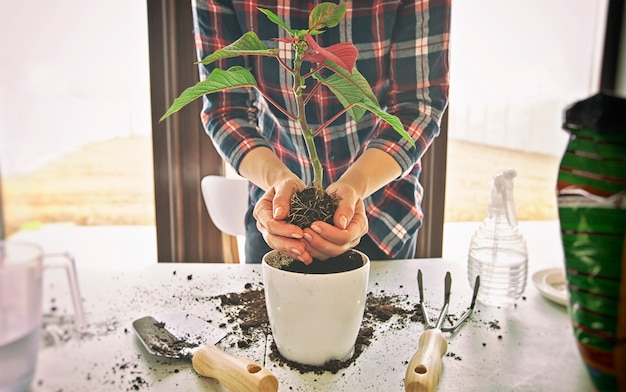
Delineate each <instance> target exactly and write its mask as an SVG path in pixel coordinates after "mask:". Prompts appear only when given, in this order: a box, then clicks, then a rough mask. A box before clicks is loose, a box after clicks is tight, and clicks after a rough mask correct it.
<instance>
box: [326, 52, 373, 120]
mask: <svg viewBox="0 0 626 392" xmlns="http://www.w3.org/2000/svg"><path fill="white" fill-rule="evenodd" d="M324 65H326V66H327V67H328V68H330V69H331V70H333V71H334V72H335V73H334V74H332V75H331V76H329V77H328V78H326V79H323V78H322V77H321V76H320V75H319V74H315V75H314V77H315V78H316V79H317V80H319V81H320V82H321V83H322V84H324V85H325V86H327V87H328V88H329V89H330V90H331V91H332V92H333V93H334V94H335V96H337V98H338V99H339V101H340V102H341V103H342V104H343V105H344V107H348V106H350V105H351V104H354V103H357V102H360V101H361V100H362V99H363V98H365V99H367V100H369V101H371V102H372V105H374V106H376V107H378V108H380V104H379V103H378V99H377V98H376V95H374V92H373V91H372V87H371V86H370V84H369V83H368V81H367V79H365V77H364V76H363V75H362V74H361V73H360V72H359V71H358V70H357V69H356V68H354V69H353V70H352V74H350V72H348V71H347V70H345V69H343V68H342V67H340V66H339V65H337V64H336V63H334V62H332V61H330V60H326V62H325V63H324ZM348 113H350V115H351V116H352V118H354V120H355V121H359V120H360V119H361V117H363V114H365V112H364V111H363V110H361V109H360V108H353V109H350V110H349V111H348Z"/></svg>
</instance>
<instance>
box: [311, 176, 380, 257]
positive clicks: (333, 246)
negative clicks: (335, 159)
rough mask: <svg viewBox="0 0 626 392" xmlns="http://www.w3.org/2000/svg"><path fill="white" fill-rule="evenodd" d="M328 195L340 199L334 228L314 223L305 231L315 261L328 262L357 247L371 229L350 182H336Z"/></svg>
mask: <svg viewBox="0 0 626 392" xmlns="http://www.w3.org/2000/svg"><path fill="white" fill-rule="evenodd" d="M326 192H328V193H329V194H333V193H335V195H336V196H337V198H338V206H337V211H336V212H335V215H334V217H333V221H334V225H330V224H328V223H325V222H321V221H318V222H314V223H313V224H312V225H311V227H310V228H306V229H304V234H303V237H304V239H305V248H306V250H307V252H308V253H309V254H310V255H311V256H312V257H314V258H316V259H319V260H326V259H328V258H330V257H335V256H339V255H340V254H342V253H345V252H346V251H348V250H349V249H351V248H354V247H355V246H356V245H357V244H358V243H359V242H360V240H361V237H363V236H364V235H365V234H366V233H367V230H368V223H367V216H366V215H365V205H364V204H363V199H361V198H360V197H359V196H358V195H357V192H356V191H355V189H354V188H352V187H351V186H349V185H348V184H347V183H343V182H335V183H333V184H331V185H330V186H329V187H328V188H327V189H326Z"/></svg>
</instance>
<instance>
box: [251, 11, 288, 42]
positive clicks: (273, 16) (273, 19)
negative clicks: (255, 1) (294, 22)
mask: <svg viewBox="0 0 626 392" xmlns="http://www.w3.org/2000/svg"><path fill="white" fill-rule="evenodd" d="M257 9H258V10H259V11H261V12H262V13H264V14H265V16H267V18H268V19H269V20H270V21H271V22H273V23H274V24H277V25H279V26H280V27H282V28H283V29H285V30H286V31H287V32H288V33H289V34H292V36H293V31H291V30H290V29H289V27H287V24H286V23H285V22H284V21H283V20H282V19H281V18H279V17H278V15H276V14H275V13H273V12H272V11H270V10H268V9H265V8H258V7H257Z"/></svg>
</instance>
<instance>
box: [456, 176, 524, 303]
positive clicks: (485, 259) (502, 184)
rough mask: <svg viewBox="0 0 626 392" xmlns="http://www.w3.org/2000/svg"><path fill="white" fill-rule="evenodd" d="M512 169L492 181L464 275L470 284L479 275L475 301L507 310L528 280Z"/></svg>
mask: <svg viewBox="0 0 626 392" xmlns="http://www.w3.org/2000/svg"><path fill="white" fill-rule="evenodd" d="M516 175H517V172H516V171H515V170H513V169H508V170H504V171H501V172H498V173H496V175H495V176H494V177H493V178H492V180H491V199H490V201H489V206H488V208H487V217H486V218H485V219H484V220H483V222H482V223H481V224H480V226H479V227H478V229H477V230H476V232H475V233H474V235H473V236H472V240H471V242H470V248H469V254H468V268H467V275H468V280H469V282H470V285H473V284H474V282H475V279H476V276H477V275H479V276H480V290H479V292H478V301H479V302H481V303H483V304H485V305H492V306H500V307H508V306H511V305H513V304H515V301H516V300H517V299H518V298H519V297H520V296H521V295H522V293H523V292H524V289H525V288H526V281H527V277H528V252H527V249H526V241H525V240H524V237H523V236H522V235H521V234H520V233H519V230H518V225H517V217H516V214H515V203H514V201H513V179H514V178H515V176H516Z"/></svg>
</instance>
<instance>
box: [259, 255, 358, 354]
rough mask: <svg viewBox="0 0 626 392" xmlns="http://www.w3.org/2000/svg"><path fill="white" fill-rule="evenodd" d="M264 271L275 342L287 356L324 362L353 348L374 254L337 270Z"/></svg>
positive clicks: (267, 267) (268, 268) (265, 267)
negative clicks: (357, 264) (351, 267)
mask: <svg viewBox="0 0 626 392" xmlns="http://www.w3.org/2000/svg"><path fill="white" fill-rule="evenodd" d="M276 252H277V251H275V250H274V251H271V252H269V253H267V254H266V255H265V256H264V257H263V262H262V271H263V284H264V290H265V301H266V305H267V313H268V317H269V322H270V326H271V328H272V335H273V337H274V342H275V343H276V346H277V347H278V351H279V352H280V354H281V355H282V356H283V357H285V358H286V359H288V360H291V361H294V362H298V363H301V364H306V365H314V366H321V365H323V364H325V363H326V362H328V361H330V360H340V361H341V360H345V359H348V358H349V357H350V356H351V355H352V354H353V352H354V345H355V343H356V339H357V335H358V333H359V329H360V328H361V322H362V321H363V313H364V310H365V300H366V298H367V282H368V279H369V269H370V260H369V258H368V257H367V256H366V255H365V254H363V253H361V252H357V251H355V252H357V253H358V254H359V255H361V257H362V258H363V265H362V266H361V267H360V268H357V269H354V270H351V271H347V272H339V273H332V274H303V273H297V272H289V271H284V270H281V269H278V268H275V267H272V266H270V265H269V264H268V263H267V259H268V258H269V257H271V255H272V254H274V253H276Z"/></svg>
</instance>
